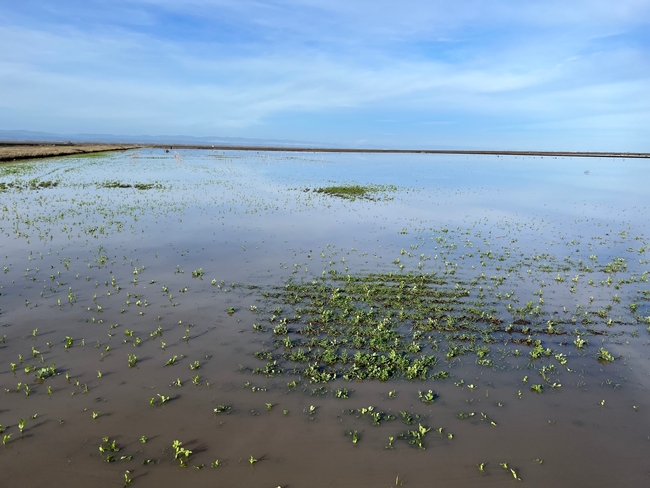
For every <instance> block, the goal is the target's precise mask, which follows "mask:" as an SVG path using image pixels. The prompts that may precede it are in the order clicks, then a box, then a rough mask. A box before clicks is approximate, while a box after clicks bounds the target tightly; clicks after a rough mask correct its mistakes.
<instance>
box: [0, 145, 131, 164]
mask: <svg viewBox="0 0 650 488" xmlns="http://www.w3.org/2000/svg"><path fill="white" fill-rule="evenodd" d="M134 147H139V146H137V145H133V144H9V143H2V144H0V162H6V161H17V160H19V159H34V158H49V157H53V156H67V155H70V154H84V153H95V152H104V151H117V150H126V149H132V148H134Z"/></svg>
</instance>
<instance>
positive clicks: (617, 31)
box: [0, 0, 650, 151]
mask: <svg viewBox="0 0 650 488" xmlns="http://www.w3.org/2000/svg"><path fill="white" fill-rule="evenodd" d="M0 129H25V130H35V131H47V132H57V133H77V132H85V133H112V134H129V135H136V134H151V135H162V134H179V135H180V134H183V135H195V136H212V135H214V136H224V137H250V138H263V139H285V140H286V139H289V140H297V141H313V142H321V143H330V144H341V145H346V146H373V147H378V146H380V147H433V148H435V147H457V148H472V149H473V148H486V149H531V150H534V149H540V150H613V151H650V2H649V1H647V0H617V1H615V2H613V1H611V0H570V1H567V0H546V1H543V2H533V1H525V0H516V1H511V0H492V1H481V0H464V1H462V2H451V1H438V0H427V1H425V0H422V1H412V0H401V1H386V0H371V1H366V0H356V1H351V0H347V1H343V0H310V1H307V0H273V1H262V0H236V1H228V0H185V1H171V0H106V1H104V0H51V1H48V0H41V1H32V0H21V1H20V2H18V1H5V2H1V3H0Z"/></svg>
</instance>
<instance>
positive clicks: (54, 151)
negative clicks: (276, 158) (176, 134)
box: [0, 142, 650, 162]
mask: <svg viewBox="0 0 650 488" xmlns="http://www.w3.org/2000/svg"><path fill="white" fill-rule="evenodd" d="M134 148H160V149H210V150H220V151H264V152H293V153H302V152H311V153H366V154H459V155H463V154H465V155H488V156H532V157H537V156H539V157H586V158H635V159H650V153H639V152H589V151H491V150H490V151H488V150H460V149H369V148H358V149H357V148H323V147H277V146H224V145H186V144H180V145H176V144H171V145H163V144H99V143H80V144H73V143H40V142H29V143H27V142H17V143H14V142H0V162H7V161H17V160H21V159H36V158H48V157H54V156H67V155H72V154H88V153H94V152H103V151H117V150H126V149H134Z"/></svg>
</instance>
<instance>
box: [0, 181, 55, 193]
mask: <svg viewBox="0 0 650 488" xmlns="http://www.w3.org/2000/svg"><path fill="white" fill-rule="evenodd" d="M57 186H59V182H58V181H52V180H45V181H39V180H38V179H37V178H34V179H32V180H29V181H27V182H20V181H12V182H9V183H5V182H0V191H7V190H40V189H43V188H56V187H57Z"/></svg>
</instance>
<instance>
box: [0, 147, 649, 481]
mask: <svg viewBox="0 0 650 488" xmlns="http://www.w3.org/2000/svg"><path fill="white" fill-rule="evenodd" d="M0 169H1V170H2V173H0V181H1V182H4V183H5V184H9V183H11V184H12V186H10V187H9V188H8V189H7V190H6V191H3V192H0V245H1V249H0V254H1V255H2V261H3V270H2V271H0V273H1V274H0V285H1V287H2V288H0V326H1V327H0V338H2V337H3V336H6V337H4V340H3V342H2V343H0V386H1V387H2V392H1V393H0V398H1V400H0V425H1V426H2V428H3V429H4V432H3V433H2V434H0V436H2V437H4V436H7V437H6V444H5V445H3V446H0V486H7V487H14V486H34V487H40V486H70V487H77V486H78V487H82V486H83V487H85V486H107V487H108V486H120V485H124V484H125V474H127V476H128V477H129V478H130V479H131V486H178V485H179V484H183V485H191V486H206V487H207V486H215V485H224V486H246V487H277V486H282V487H298V486H310V487H320V486H323V487H324V486H373V487H374V486H386V487H390V486H449V487H465V486H504V485H507V484H509V483H522V484H525V485H527V486H531V487H537V486H539V487H545V486H560V487H563V486H566V487H582V486H584V487H587V486H630V487H634V486H639V487H640V486H647V485H648V483H649V482H650V462H649V461H648V459H649V458H648V452H649V449H650V417H649V416H648V412H650V397H649V395H648V387H649V386H650V366H649V364H650V362H649V358H648V345H649V338H650V334H649V332H648V325H649V324H648V323H645V322H644V320H645V318H646V317H648V316H650V309H649V305H648V304H650V301H649V300H648V298H650V297H648V294H644V293H643V292H644V291H647V290H648V289H649V287H648V284H647V281H645V277H647V276H648V275H647V274H646V272H647V270H648V269H650V264H649V261H648V260H649V259H650V242H648V241H649V239H648V228H647V227H648V221H647V215H648V208H647V199H646V195H645V193H644V190H643V189H642V188H641V187H640V185H639V184H638V182H639V181H647V180H648V176H649V174H648V173H649V171H650V170H649V169H648V167H647V166H646V165H644V164H643V163H642V162H638V161H606V160H598V159H579V160H576V159H571V158H563V159H562V158H558V159H551V158H543V159H540V158H521V157H518V158H517V157H508V158H496V157H492V156H483V157H478V156H472V157H469V156H442V155H374V154H373V155H357V154H341V155H337V154H317V153H305V154H282V153H259V154H250V153H241V152H236V151H231V152H225V151H189V150H188V151H179V152H178V155H177V157H174V155H173V154H165V153H164V151H162V150H152V149H141V150H137V151H131V152H126V153H123V154H109V155H101V156H97V157H66V158H57V159H51V160H45V161H39V162H27V163H21V164H16V165H6V166H3V167H2V168H0ZM32 181H33V182H35V183H36V184H32V183H31V182H32ZM42 181H56V182H57V185H56V186H52V187H39V186H38V182H42ZM112 182H120V183H122V184H125V185H131V187H127V188H115V187H110V186H111V185H110V183H112ZM136 183H138V184H152V185H153V186H152V187H151V188H149V189H146V190H138V189H136V188H134V187H133V185H135V184H136ZM348 183H349V184H360V185H378V188H380V191H379V192H378V193H376V194H374V196H375V197H378V199H377V200H376V201H370V200H362V199H357V200H354V201H351V200H344V199H340V198H336V197H330V196H327V195H322V194H317V193H315V192H313V191H312V190H313V189H314V188H317V187H323V186H327V185H333V184H337V185H338V184H348ZM382 185H394V186H391V187H388V186H382ZM113 186H114V185H113ZM646 246H647V247H648V250H647V251H646V249H645V247H646ZM488 251H490V252H489V254H486V253H487V252H488ZM592 256H593V257H592ZM616 258H621V259H623V260H624V262H625V269H619V270H618V271H616V272H605V271H602V268H603V267H604V266H605V265H606V264H607V263H611V262H613V261H614V260H615V259H616ZM398 260H399V261H398ZM580 260H582V264H578V263H579V261H580ZM585 265H590V266H591V268H592V269H591V271H589V270H586V269H585V268H584V266H585ZM418 266H419V267H418ZM199 269H201V270H202V271H203V275H202V276H201V277H193V276H192V272H193V271H198V270H199ZM332 270H337V271H338V272H339V273H342V274H343V275H345V274H361V275H362V274H365V273H378V272H394V273H397V274H399V273H407V272H409V271H410V272H414V273H417V272H436V273H438V274H439V275H441V276H445V277H446V278H447V279H448V280H449V283H450V286H453V283H454V281H455V280H461V281H463V282H465V283H469V282H471V281H472V280H473V279H477V277H479V278H478V279H479V281H478V282H477V284H475V285H474V286H472V287H471V295H472V296H471V299H472V300H484V301H485V302H488V304H490V306H493V307H494V308H495V311H496V313H497V314H499V316H500V317H503V319H504V320H505V321H506V322H508V321H510V322H512V321H513V320H514V318H513V316H511V315H509V312H508V309H507V305H508V304H511V305H513V306H515V307H521V306H523V305H524V304H526V303H527V302H528V301H534V303H535V304H538V303H540V302H539V298H540V296H539V295H536V294H535V293H537V292H538V290H540V288H543V304H542V305H541V307H542V309H543V315H541V316H540V317H539V318H538V319H537V320H538V322H539V324H540V327H542V326H543V327H545V326H546V324H547V321H549V320H554V321H556V322H561V323H562V324H564V329H565V331H566V334H564V335H557V336H555V335H550V334H549V335H542V334H541V332H540V333H539V334H538V335H537V336H536V337H540V338H541V339H542V340H543V346H544V347H550V348H552V349H553V353H554V354H555V353H562V354H564V355H565V356H566V359H567V362H566V364H564V365H562V364H560V363H558V362H555V360H554V359H553V358H550V360H549V361H547V362H545V363H543V364H546V365H550V364H553V367H554V369H553V371H552V374H551V381H549V382H548V383H546V382H544V381H543V380H542V378H541V377H540V368H541V364H542V363H541V362H535V361H531V360H530V357H529V351H530V348H526V347H524V346H517V345H515V344H514V343H513V342H512V338H513V337H514V336H509V335H507V334H504V333H501V334H498V335H497V336H496V339H497V341H496V342H495V343H493V344H490V356H489V357H491V358H492V359H493V360H494V361H493V363H492V364H491V365H490V366H482V365H480V364H479V363H478V361H477V357H476V355H474V354H466V355H462V356H458V357H455V358H452V359H450V360H447V359H446V358H445V354H444V352H445V348H444V341H443V342H442V343H441V345H440V348H439V350H437V351H433V350H430V352H431V353H432V354H434V355H436V356H437V357H438V359H439V361H438V364H437V365H436V367H435V368H434V370H435V371H441V370H442V371H446V372H448V373H449V375H450V377H449V378H448V379H442V380H434V379H430V380H427V381H408V380H405V379H394V380H390V381H387V382H378V381H372V380H364V381H354V382H349V381H345V380H343V379H341V378H339V379H337V380H335V381H333V382H330V383H327V384H324V385H323V384H310V383H309V382H308V381H300V375H296V374H291V370H292V369H293V367H296V365H295V364H293V365H292V364H291V363H290V362H288V361H287V362H286V364H285V372H284V373H283V374H281V375H276V376H273V377H269V378H267V377H265V376H263V375H260V374H254V373H253V369H255V368H258V367H262V366H263V365H264V362H263V361H260V360H259V359H257V358H256V357H255V356H254V353H255V352H256V351H260V350H264V349H273V347H274V346H273V334H272V333H271V329H272V327H273V324H272V323H270V322H269V317H270V315H272V313H273V312H272V310H273V309H274V308H275V307H277V306H280V307H281V308H282V309H283V313H285V314H287V315H288V316H291V315H292V314H293V313H294V312H295V307H292V306H290V305H287V304H282V303H279V302H278V300H274V299H272V298H269V297H267V296H265V293H269V292H272V291H274V290H276V291H277V290H278V289H281V288H282V287H283V286H284V284H285V283H286V282H287V280H288V279H293V280H294V281H296V282H301V281H303V282H304V281H306V282H309V281H314V280H324V281H327V280H328V279H330V277H331V271H332ZM450 270H453V272H452V271H450ZM482 273H484V274H485V277H484V278H482V280H483V281H481V278H480V275H481V274H482ZM497 276H502V277H503V281H502V282H500V283H499V282H497V281H496V280H491V277H497ZM323 277H324V278H323ZM608 277H609V278H611V281H610V283H607V282H606V280H607V279H608ZM574 278H576V281H573V279H574ZM590 279H591V280H593V284H589V283H588V280H590ZM134 280H135V281H134ZM619 280H620V281H619ZM542 282H543V283H542ZM601 282H602V283H601ZM118 287H119V289H118ZM278 287H279V288H278ZM479 287H482V288H481V289H479ZM572 287H573V288H572ZM649 293H650V292H649ZM170 294H171V297H170ZM481 294H482V295H481ZM95 295H96V296H95ZM504 295H507V296H508V297H510V296H511V295H515V296H516V298H517V301H513V300H512V299H511V298H506V297H504ZM615 296H616V298H614V297H615ZM59 300H60V301H61V303H60V304H59ZM127 302H128V303H127ZM138 302H139V303H138ZM632 304H634V306H635V307H636V308H635V309H634V310H632V309H631V308H630V306H631V305H632ZM251 307H253V308H252V309H251ZM608 307H609V308H608ZM233 310H234V312H233ZM603 310H605V311H606V314H604V317H600V316H598V315H597V312H598V311H603ZM585 313H587V315H585ZM585 317H588V318H590V320H591V321H592V322H593V323H591V324H589V325H584V324H582V322H581V321H582V319H584V318H585ZM609 319H612V322H611V323H609V324H608V323H607V320H609ZM572 320H574V321H573V322H572ZM649 320H650V319H649ZM254 323H258V324H262V325H264V326H265V327H267V328H268V329H269V331H268V332H260V331H256V330H255V329H254V328H253V324H254ZM158 327H160V328H161V329H162V335H156V334H155V331H156V330H157V329H158ZM585 327H591V330H592V331H593V332H594V333H593V334H587V335H583V337H584V338H586V339H587V340H588V345H587V346H586V347H584V348H583V349H582V350H580V349H578V348H576V347H575V346H574V344H573V341H574V339H575V338H576V335H575V333H574V330H578V329H580V330H583V331H584V330H585ZM34 331H35V332H34ZM125 331H130V332H129V334H128V335H127V334H125ZM595 332H598V334H596V333H595ZM152 333H154V337H152ZM583 333H584V332H583ZM293 337H297V336H296V335H295V334H293ZM68 338H70V339H68ZM137 338H139V339H140V341H141V342H140V344H139V345H136V344H135V341H136V339H137ZM70 341H71V342H72V345H71V346H70V347H65V346H66V343H67V342H70ZM162 342H164V343H165V344H164V349H163V347H162ZM601 347H603V348H605V349H607V350H608V351H609V352H610V353H611V354H612V355H613V356H614V357H615V360H614V361H612V362H603V361H600V362H599V361H598V360H597V354H598V349H599V348H601ZM107 348H108V349H107ZM516 348H519V349H521V353H522V354H521V355H519V356H517V355H514V354H513V351H514V349H516ZM129 355H136V356H137V361H136V363H135V366H134V367H129V364H128V358H129ZM21 356H22V362H21ZM174 356H176V357H177V359H176V364H174V365H169V366H165V363H166V362H167V361H168V360H170V359H171V358H173V357H174ZM195 361H199V363H200V368H199V369H194V370H192V369H191V368H190V365H191V364H192V363H194V362H195ZM12 363H13V364H15V371H13V372H12ZM51 365H55V370H56V373H57V374H56V375H54V376H51V377H48V378H46V379H44V380H39V379H38V378H37V377H36V373H37V372H38V370H40V369H41V368H43V367H46V366H51ZM26 367H27V368H28V372H25V368H26ZM32 367H34V368H37V369H36V371H34V370H31V369H32ZM98 372H101V377H99V374H98ZM432 372H433V371H432ZM195 374H198V375H199V378H198V383H199V384H198V385H195V384H193V381H192V377H193V376H194V375H195ZM66 376H67V377H66ZM524 377H528V379H527V382H524V381H523V380H524ZM178 380H180V383H181V386H178V384H177V382H178ZM294 380H295V381H297V386H296V387H295V388H291V387H289V386H288V383H290V382H292V381H294ZM553 382H555V383H559V384H561V386H557V385H556V387H555V388H552V387H550V386H549V385H550V384H551V383H553ZM19 383H20V386H18V384H19ZM175 383H176V384H175ZM533 384H543V386H544V389H543V392H542V393H535V392H533V391H531V388H530V387H531V385H533ZM25 385H27V387H28V389H27V390H26V389H25ZM48 387H50V389H51V393H48V390H47V389H48ZM338 388H347V389H348V390H349V392H350V394H349V398H347V399H339V398H336V397H335V396H334V395H333V394H332V392H333V391H335V390H336V389H338ZM429 389H431V390H434V391H435V393H436V394H437V398H436V400H435V402H434V403H430V404H425V403H423V402H421V401H420V399H419V398H418V392H419V391H423V392H426V391H428V390H429ZM389 392H394V394H393V395H389ZM159 395H161V396H163V397H169V400H167V401H166V402H165V403H164V404H161V401H160V398H161V397H160V396H159ZM149 398H154V399H155V402H154V403H155V405H154V406H151V405H150V404H149ZM220 405H226V406H228V407H230V409H229V410H228V411H227V412H223V413H215V412H214V409H215V408H217V407H218V406H220ZM269 405H270V407H269ZM369 406H373V407H374V408H375V409H377V410H380V411H382V412H384V413H386V414H389V415H395V416H397V417H399V412H400V411H408V412H410V413H412V414H413V415H419V416H420V418H419V420H417V421H416V422H415V424H413V425H410V426H407V425H405V424H404V423H402V422H401V420H399V419H395V420H384V421H382V422H381V424H380V425H373V422H372V421H371V419H369V418H367V417H363V416H360V415H359V412H358V410H359V409H361V408H365V407H369ZM311 407H314V412H313V413H312V414H310V413H309V411H310V408H311ZM93 413H95V415H93ZM461 413H465V414H473V415H472V416H470V417H469V418H465V419H461V418H459V414H461ZM93 416H95V417H96V418H93ZM21 419H23V420H25V422H24V428H23V431H22V433H21V432H20V430H19V423H20V420H21ZM490 422H493V423H494V424H496V425H493V424H491V423H490ZM418 424H421V425H422V426H424V427H426V428H430V429H431V430H430V431H429V432H428V433H427V434H426V438H425V443H424V447H426V449H418V448H417V447H414V446H412V445H409V443H408V442H407V441H406V440H404V439H400V434H401V433H405V432H406V431H407V430H410V429H414V428H417V426H418ZM439 429H442V430H441V431H439ZM354 431H356V432H357V435H358V437H359V440H358V442H357V443H353V442H352V436H351V434H350V433H351V432H354ZM450 434H451V435H450ZM9 436H10V437H9ZM105 436H107V437H109V439H110V440H111V441H112V440H115V441H116V445H117V446H118V447H119V449H120V450H119V452H115V453H111V455H114V456H115V460H114V461H113V462H106V456H107V454H106V453H104V454H102V453H101V452H100V450H99V446H100V445H102V443H103V441H102V438H103V437H105ZM142 436H145V437H146V438H147V440H146V442H145V443H142V442H141V440H140V439H141V437H142ZM389 437H393V438H394V440H393V442H392V444H393V446H394V448H393V449H387V448H386V446H387V444H388V443H389ZM175 440H179V441H181V442H182V443H183V447H186V448H187V449H190V450H191V451H192V454H191V455H190V456H189V458H188V466H187V467H185V468H181V467H179V466H178V461H177V460H175V459H174V452H173V449H172V443H173V441H175ZM122 456H125V457H126V458H125V459H120V458H121V457H122ZM251 457H252V458H253V459H255V460H256V461H255V462H252V463H251ZM216 460H219V465H218V466H217V467H211V465H212V463H215V461H216ZM143 463H146V464H143ZM502 464H504V465H507V467H504V466H502ZM481 465H482V466H483V467H482V469H479V467H480V466H481ZM511 469H513V470H514V473H513V472H512V471H511ZM127 471H128V473H127ZM515 477H518V478H520V481H518V480H517V479H515Z"/></svg>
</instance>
